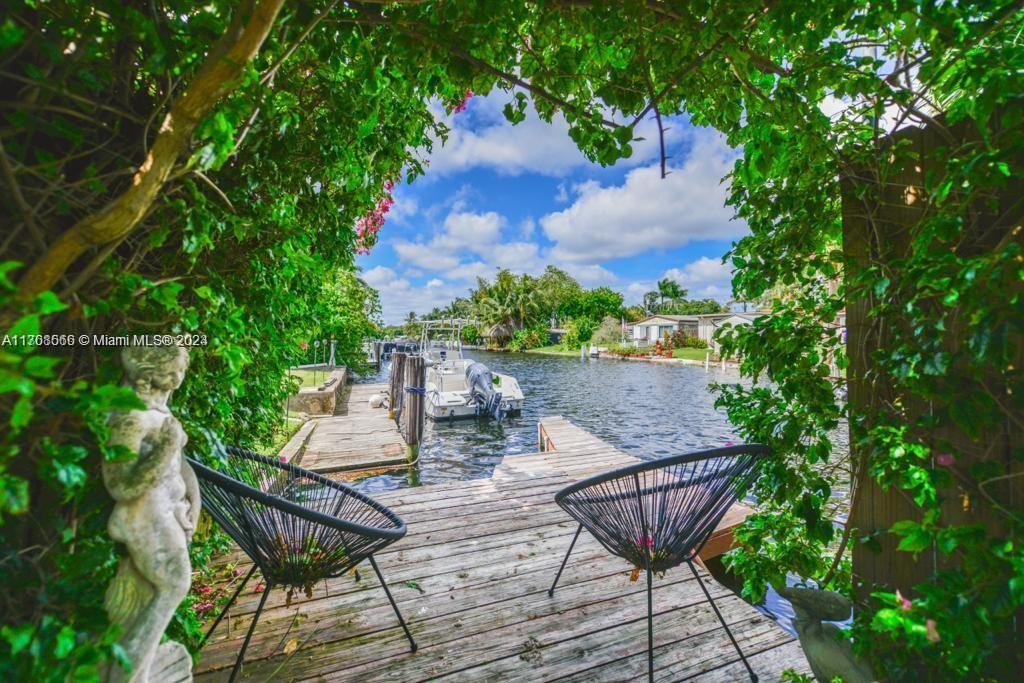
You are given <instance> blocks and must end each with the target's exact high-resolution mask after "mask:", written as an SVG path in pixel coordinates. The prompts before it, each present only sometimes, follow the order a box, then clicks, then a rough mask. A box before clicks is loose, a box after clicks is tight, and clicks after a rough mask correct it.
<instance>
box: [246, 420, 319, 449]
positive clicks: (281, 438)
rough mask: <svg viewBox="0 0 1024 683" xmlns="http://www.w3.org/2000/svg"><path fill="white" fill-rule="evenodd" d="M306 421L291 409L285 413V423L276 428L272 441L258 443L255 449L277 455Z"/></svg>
mask: <svg viewBox="0 0 1024 683" xmlns="http://www.w3.org/2000/svg"><path fill="white" fill-rule="evenodd" d="M305 423H306V421H305V420H303V419H302V418H300V417H299V414H298V413H295V412H292V411H291V410H289V411H288V412H287V413H285V420H284V424H283V425H281V426H280V427H279V428H278V429H275V430H274V437H273V439H272V440H271V442H270V443H264V442H261V443H257V444H255V448H254V449H253V450H255V451H256V452H257V453H260V454H262V455H267V456H271V457H273V456H276V455H277V454H278V453H279V452H280V451H281V449H282V448H284V445H285V444H286V443H288V440H289V439H291V438H292V437H293V436H295V432H297V431H299V427H301V426H302V425H304V424H305Z"/></svg>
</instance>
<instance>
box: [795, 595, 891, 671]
mask: <svg viewBox="0 0 1024 683" xmlns="http://www.w3.org/2000/svg"><path fill="white" fill-rule="evenodd" d="M779 595H781V596H782V597H784V598H786V599H787V600H789V602H790V603H791V604H792V605H793V611H794V612H795V613H796V619H795V620H794V621H793V626H795V627H796V633H797V635H798V636H800V647H801V648H802V649H803V651H804V655H805V656H806V657H807V662H808V663H809V664H810V665H811V671H813V672H814V677H815V678H816V679H818V680H819V681H825V683H829V682H830V681H832V680H833V679H834V678H835V677H837V676H838V677H839V678H841V679H842V680H843V681H844V682H845V683H870V682H871V681H875V680H878V679H877V678H876V677H875V675H874V674H873V673H872V671H871V667H869V666H868V665H867V664H866V663H865V662H863V661H861V660H859V659H857V658H856V657H855V656H854V654H853V648H851V647H850V640H849V638H847V637H846V636H844V635H842V629H840V628H839V627H838V626H836V625H835V624H823V623H822V621H823V620H824V621H843V620H845V619H849V618H850V610H852V609H853V603H852V602H850V600H848V599H847V598H846V597H844V596H842V595H840V594H839V593H836V592H833V591H823V590H818V589H816V588H801V587H799V586H786V587H784V588H780V589H779Z"/></svg>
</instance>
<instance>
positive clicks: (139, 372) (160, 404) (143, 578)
mask: <svg viewBox="0 0 1024 683" xmlns="http://www.w3.org/2000/svg"><path fill="white" fill-rule="evenodd" d="M121 363H122V365H123V366H124V370H125V379H124V384H125V385H126V386H130V387H132V388H133V389H134V390H135V393H136V394H137V395H138V397H139V398H140V399H142V400H143V401H144V402H145V404H146V407H145V409H143V410H132V411H128V412H121V413H114V414H113V415H111V418H110V443H111V445H121V446H127V447H128V448H129V449H131V450H132V451H134V452H135V453H137V454H138V455H137V457H135V458H131V459H128V460H122V461H116V462H105V463H103V482H104V483H105V484H106V487H107V491H108V492H109V493H110V495H111V497H112V498H113V499H114V501H115V505H114V511H113V513H112V514H111V515H110V521H109V522H108V523H107V530H108V532H109V533H110V536H111V537H112V538H113V539H114V540H116V541H119V542H120V543H122V544H123V545H124V549H125V550H126V551H127V552H126V555H125V556H124V557H122V558H121V564H120V566H119V567H118V570H117V575H116V576H115V577H114V580H113V581H112V582H111V583H110V586H109V587H108V588H107V593H106V596H105V600H104V604H105V606H106V609H107V613H108V615H109V616H110V619H111V620H112V621H113V622H114V623H117V624H119V625H120V626H121V627H122V628H123V633H122V636H121V645H122V647H124V649H125V651H126V652H127V654H128V657H129V659H131V662H132V671H131V673H130V674H129V673H128V672H126V671H125V670H124V669H122V668H121V667H119V666H117V665H116V664H115V665H112V666H111V670H110V675H109V680H110V681H113V682H115V683H120V682H123V681H130V683H149V681H154V682H156V681H159V682H160V683H163V682H164V681H191V680H192V663H191V658H190V657H189V655H188V652H187V651H186V650H185V648H184V647H183V646H182V645H181V644H179V643H175V642H173V641H168V642H166V643H163V644H162V645H161V643H160V639H161V638H162V636H163V634H164V631H165V630H166V628H167V625H168V624H169V623H170V621H171V617H172V616H173V615H174V611H175V609H177V607H178V604H179V603H181V601H182V600H183V599H184V598H185V596H186V595H187V594H188V591H189V587H190V585H191V581H192V565H191V563H190V561H189V556H188V544H189V541H190V540H191V539H192V532H193V531H194V530H195V528H196V522H197V521H198V518H199V509H200V501H199V483H198V481H197V480H196V475H195V473H194V472H193V471H192V468H191V467H189V466H188V463H187V462H186V461H185V458H184V457H183V456H182V449H183V448H184V446H185V442H186V440H187V437H186V436H185V432H184V430H182V428H181V424H180V423H179V422H178V421H177V420H176V419H175V418H174V416H173V415H171V412H170V410H169V409H168V407H167V401H168V400H169V399H170V396H171V392H172V391H174V390H175V389H177V388H178V387H179V386H180V385H181V382H182V380H183V379H184V378H185V370H186V369H187V368H188V352H187V351H186V350H185V349H184V348H181V347H177V346H163V347H129V348H125V349H124V350H123V351H122V353H121Z"/></svg>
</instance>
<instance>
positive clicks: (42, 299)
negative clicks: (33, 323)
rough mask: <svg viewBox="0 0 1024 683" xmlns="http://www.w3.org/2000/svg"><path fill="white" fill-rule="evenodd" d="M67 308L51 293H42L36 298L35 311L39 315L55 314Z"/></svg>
mask: <svg viewBox="0 0 1024 683" xmlns="http://www.w3.org/2000/svg"><path fill="white" fill-rule="evenodd" d="M67 307H68V305H67V304H65V303H62V302H61V300H60V299H58V298H57V295H56V294H54V293H53V292H43V293H42V294H40V295H39V296H37V297H36V310H37V311H39V314H40V315H49V314H51V313H57V312H58V311H63V310H65V309H66V308H67Z"/></svg>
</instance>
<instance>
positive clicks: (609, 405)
mask: <svg viewBox="0 0 1024 683" xmlns="http://www.w3.org/2000/svg"><path fill="white" fill-rule="evenodd" d="M464 355H465V356H466V357H468V358H473V359H474V360H479V361H481V362H483V363H485V364H486V365H487V366H488V367H489V368H491V370H493V371H495V372H500V373H502V374H506V375H512V376H513V377H515V378H516V379H517V380H518V381H519V386H520V387H521V388H522V390H523V394H524V396H525V397H526V402H525V405H524V407H523V411H522V415H519V416H517V417H507V418H505V420H504V421H503V422H501V423H500V424H499V423H496V422H494V421H493V420H479V421H478V420H459V421H456V422H437V423H435V422H433V421H431V420H427V424H426V428H425V433H424V436H423V443H422V445H421V447H420V480H421V482H422V483H423V484H439V483H442V482H447V481H457V480H461V479H477V478H480V477H489V476H490V474H491V470H493V469H494V467H495V466H496V465H497V464H498V463H500V462H501V459H502V458H503V457H505V456H507V455H508V456H512V455H516V454H517V453H535V452H536V451H537V421H538V420H539V419H540V418H541V417H549V416H553V415H562V416H564V417H566V418H568V419H569V420H571V421H572V422H573V423H574V424H576V425H578V426H580V427H582V428H583V429H586V430H587V431H588V432H591V433H592V434H594V435H596V436H598V437H600V438H602V439H604V440H605V441H607V442H608V443H610V444H612V445H614V446H616V447H617V448H620V449H622V450H623V451H625V452H627V453H629V454H630V455H633V456H636V457H638V458H643V459H650V458H660V457H664V456H667V455H672V454H675V453H686V452H688V451H694V450H700V449H703V448H714V447H716V446H721V445H722V444H724V443H725V442H726V441H739V440H740V439H739V438H738V437H737V436H736V434H735V432H734V431H733V429H732V427H731V426H730V425H729V421H728V420H727V419H726V417H725V413H724V412H723V411H720V410H716V409H715V407H714V402H715V397H714V395H713V394H712V393H711V392H710V391H709V385H710V384H712V383H714V382H738V381H740V380H739V374H738V373H737V372H736V371H735V370H733V369H731V368H727V369H726V370H725V371H722V370H719V369H712V371H711V372H709V373H705V372H704V368H703V367H699V366H692V365H666V364H660V363H639V362H635V361H624V360H617V359H608V358H601V359H589V358H588V359H584V360H581V359H580V358H578V357H576V358H574V357H569V356H549V355H541V354H532V353H529V354H528V353H494V352H488V351H479V350H467V351H465V353H464ZM386 375H387V372H386V369H385V370H384V371H382V372H381V374H379V375H375V376H372V377H367V378H364V379H363V380H362V381H370V382H383V381H386ZM405 485H406V476H405V474H404V472H402V471H396V472H394V473H393V474H383V475H379V476H375V477H371V478H369V479H365V480H363V481H361V482H360V488H361V489H362V490H364V491H366V492H368V493H372V492H374V491H381V490H386V489H392V488H397V487H401V486H405Z"/></svg>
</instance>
